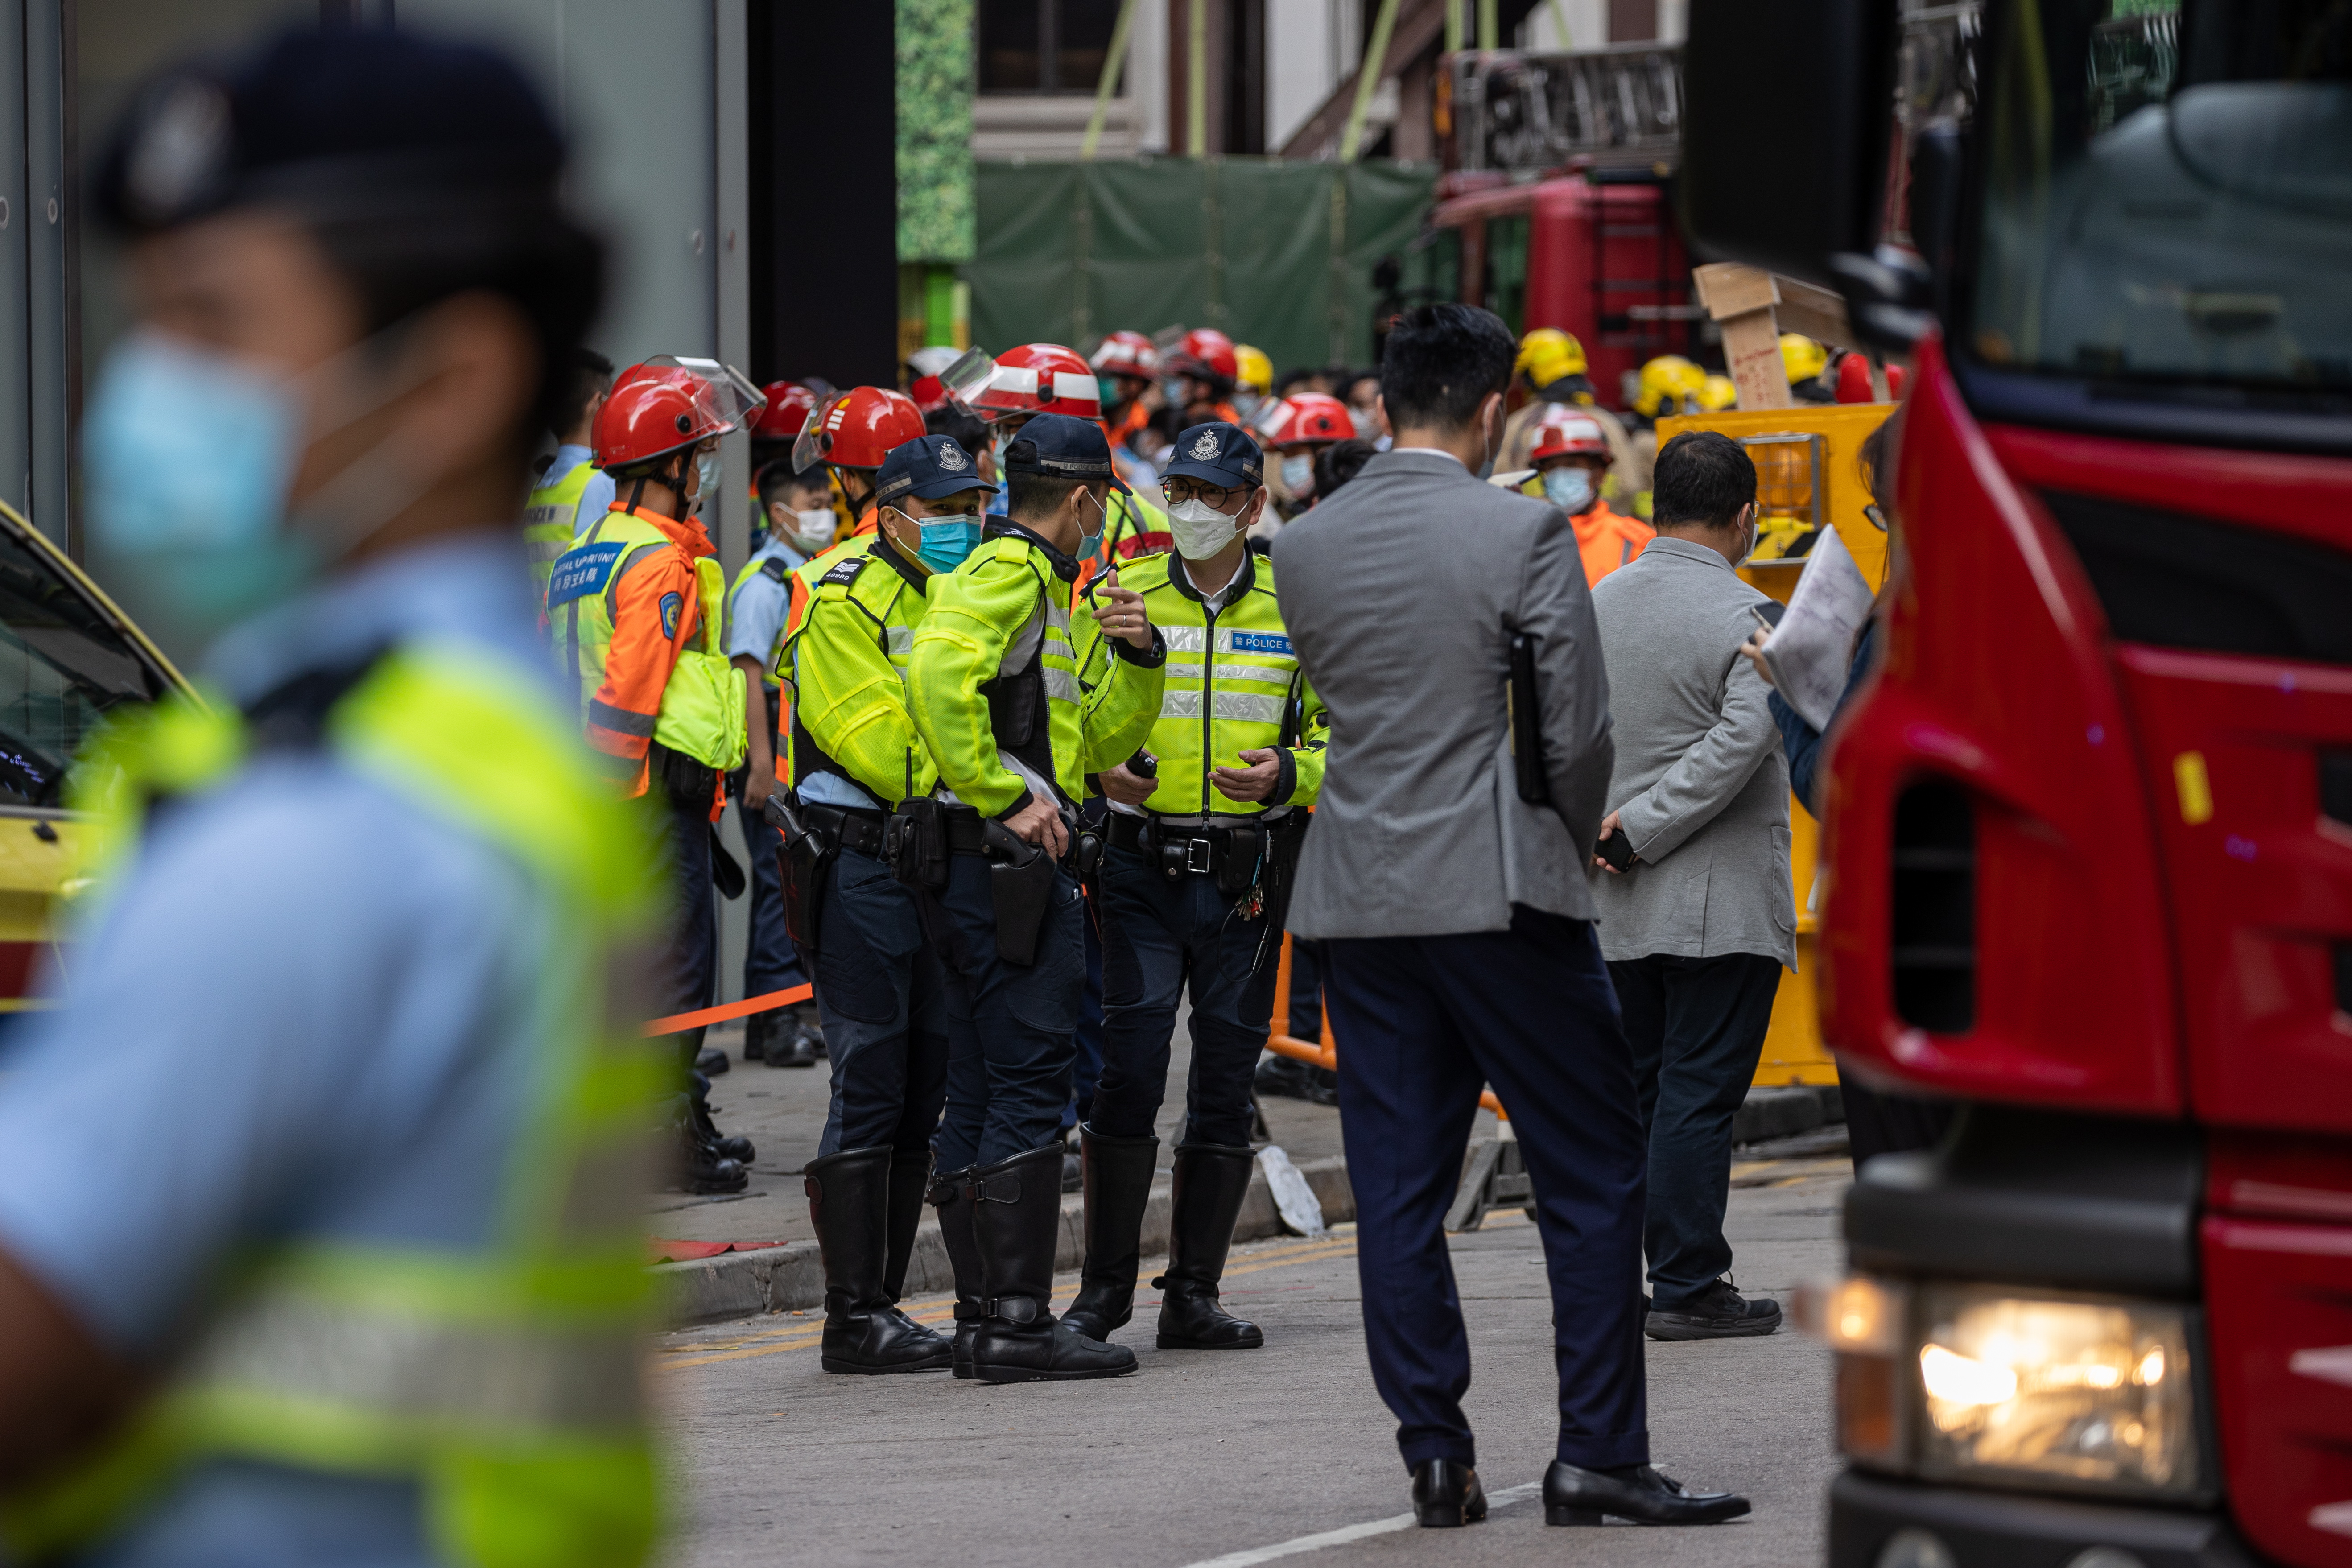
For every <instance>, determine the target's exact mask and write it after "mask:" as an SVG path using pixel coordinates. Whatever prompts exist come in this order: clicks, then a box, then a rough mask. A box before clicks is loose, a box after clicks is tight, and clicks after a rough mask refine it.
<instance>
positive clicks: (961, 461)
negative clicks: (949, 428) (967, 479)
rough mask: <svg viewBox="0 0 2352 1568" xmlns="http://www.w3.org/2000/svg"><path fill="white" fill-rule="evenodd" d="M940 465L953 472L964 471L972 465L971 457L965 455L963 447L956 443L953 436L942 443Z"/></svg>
mask: <svg viewBox="0 0 2352 1568" xmlns="http://www.w3.org/2000/svg"><path fill="white" fill-rule="evenodd" d="M970 467H971V458H967V457H965V456H964V455H963V448H962V447H959V446H957V445H956V444H955V437H952V436H950V437H947V438H946V439H945V440H943V441H941V442H940V468H945V469H946V470H947V471H948V472H949V473H951V474H960V473H962V472H963V471H964V470H965V469H966V468H970Z"/></svg>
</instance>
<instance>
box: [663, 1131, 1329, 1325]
mask: <svg viewBox="0 0 2352 1568" xmlns="http://www.w3.org/2000/svg"><path fill="white" fill-rule="evenodd" d="M1298 1170H1299V1173H1300V1174H1302V1175H1304V1176H1305V1177H1306V1178H1307V1185H1308V1186H1310V1187H1312V1188H1314V1189H1315V1197H1316V1200H1317V1201H1318V1203H1320V1204H1321V1205H1323V1223H1324V1224H1326V1225H1339V1224H1343V1223H1345V1222H1346V1221H1349V1220H1352V1219H1354V1218H1355V1217H1356V1198H1355V1194H1354V1193H1353V1192H1352V1191H1351V1190H1350V1189H1349V1185H1348V1161H1347V1158H1346V1156H1344V1155H1337V1154H1335V1155H1333V1156H1331V1157H1330V1158H1328V1159H1323V1160H1309V1161H1307V1162H1306V1163H1304V1164H1302V1165H1300V1166H1299V1167H1298ZM1083 1214H1084V1205H1083V1204H1082V1203H1081V1201H1080V1199H1079V1197H1078V1194H1076V1193H1071V1194H1066V1195H1065V1196H1064V1197H1063V1199H1062V1238H1061V1242H1060V1244H1059V1246H1058V1247H1056V1249H1055V1258H1054V1267H1055V1268H1056V1269H1059V1270H1068V1269H1073V1268H1077V1267H1078V1264H1079V1262H1080V1260H1081V1259H1082V1258H1083V1257H1084V1256H1085V1252H1086V1245H1085V1240H1084V1237H1083V1236H1082V1234H1081V1231H1080V1225H1081V1221H1082V1215H1083ZM1287 1230H1288V1227H1287V1226H1285V1225H1284V1224H1283V1223H1282V1215H1281V1214H1280V1213H1279V1212H1278V1211H1277V1210H1276V1208H1275V1205H1274V1194H1273V1193H1272V1192H1271V1191H1270V1190H1269V1189H1268V1188H1267V1186H1266V1184H1265V1172H1264V1171H1263V1170H1258V1171H1255V1172H1253V1173H1251V1175H1250V1190H1249V1195H1248V1196H1247V1197H1246V1198H1244V1199H1243V1200H1242V1213H1241V1218H1240V1219H1239V1221H1237V1222H1236V1223H1235V1225H1234V1240H1235V1241H1256V1240H1261V1239H1263V1238H1264V1237H1270V1236H1282V1235H1285V1234H1286V1233H1287ZM1167 1252H1168V1184H1167V1181H1166V1179H1165V1178H1162V1179H1161V1181H1160V1183H1159V1184H1158V1185H1156V1186H1155V1187H1154V1188H1153V1189H1152V1193H1151V1202H1150V1205H1149V1206H1148V1207H1147V1208H1145V1210H1144V1212H1143V1256H1144V1257H1146V1258H1162V1257H1165V1256H1167ZM653 1272H654V1277H655V1279H656V1280H657V1281H658V1282H659V1286H660V1289H661V1292H662V1297H663V1301H662V1318H663V1321H665V1322H667V1323H668V1324H669V1325H671V1326H672V1327H683V1326H685V1325H686V1324H688V1323H709V1322H719V1321H725V1320H727V1319H730V1318H750V1317H756V1316H758V1315H760V1314H761V1313H765V1312H797V1311H806V1310H809V1309H810V1308H812V1307H822V1306H823V1305H824V1264H823V1263H822V1261H821V1260H820V1259H819V1258H818V1256H817V1247H816V1243H815V1242H814V1241H795V1242H792V1243H789V1244H787V1245H786V1246H783V1247H761V1248H760V1249H758V1250H757V1251H754V1252H722V1253H720V1254H719V1256H718V1257H716V1258H695V1259H693V1260H691V1261H689V1262H685V1263H661V1264H656V1265H655V1266H654V1270H653ZM954 1285H955V1272H954V1270H953V1269H952V1268H950V1266H949V1264H948V1255H947V1248H946V1247H944V1246H943V1245H941V1243H940V1227H939V1225H938V1222H937V1221H935V1220H933V1219H930V1218H929V1217H928V1216H927V1217H926V1218H925V1219H924V1221H923V1225H922V1228H921V1229H920V1230H919V1231H917V1232H916V1233H915V1253H914V1257H913V1258H911V1259H910V1260H909V1261H908V1265H907V1294H908V1295H909V1296H919V1295H929V1294H932V1293H934V1292H937V1291H941V1290H948V1289H953V1288H954Z"/></svg>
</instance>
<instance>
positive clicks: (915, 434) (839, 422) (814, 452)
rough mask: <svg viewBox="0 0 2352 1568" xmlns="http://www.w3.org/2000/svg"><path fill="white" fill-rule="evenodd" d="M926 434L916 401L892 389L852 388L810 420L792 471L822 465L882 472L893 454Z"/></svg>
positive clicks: (796, 449)
mask: <svg viewBox="0 0 2352 1568" xmlns="http://www.w3.org/2000/svg"><path fill="white" fill-rule="evenodd" d="M922 434H923V416H922V413H921V411H920V410H919V409H918V408H916V406H915V400H914V399H913V398H911V397H908V395H906V394H905V393H903V392H893V391H891V390H890V389H889V388H888V387H887V386H853V387H851V388H850V389H849V390H848V391H847V392H843V393H836V394H835V395H834V397H833V398H832V400H831V401H830V402H827V403H825V404H824V405H823V406H821V407H819V408H818V409H817V411H816V412H815V413H814V414H813V415H811V416H809V422H808V424H807V425H806V426H803V428H802V430H801V438H800V439H799V440H798V441H796V442H794V443H793V472H794V473H803V474H804V473H806V472H808V470H809V468H811V467H812V466H813V465H814V464H817V463H829V464H831V465H833V466H834V467H835V468H880V467H881V466H882V459H883V458H887V457H888V456H889V455H890V449H891V448H892V447H897V446H899V445H901V444H903V443H905V442H908V441H912V440H916V439H918V438H919V437H921V436H922Z"/></svg>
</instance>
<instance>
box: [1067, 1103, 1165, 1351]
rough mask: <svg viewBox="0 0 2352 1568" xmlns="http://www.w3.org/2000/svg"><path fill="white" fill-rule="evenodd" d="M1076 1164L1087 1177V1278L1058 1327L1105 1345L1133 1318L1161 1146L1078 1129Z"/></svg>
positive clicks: (1147, 1138) (1154, 1141)
mask: <svg viewBox="0 0 2352 1568" xmlns="http://www.w3.org/2000/svg"><path fill="white" fill-rule="evenodd" d="M1078 1158H1079V1160H1080V1162H1081V1163H1082V1164H1083V1165H1084V1167H1085V1172H1086V1184H1085V1185H1086V1194H1087V1223H1086V1238H1087V1261H1086V1273H1085V1276H1084V1277H1083V1278H1082V1279H1080V1281H1079V1283H1078V1299H1077V1300H1075V1301H1073V1302H1071V1303H1070V1310H1068V1311H1066V1312H1064V1313H1063V1314H1062V1321H1064V1322H1066V1323H1067V1324H1069V1325H1070V1327H1072V1328H1074V1329H1076V1330H1077V1331H1078V1332H1080V1333H1082V1334H1084V1335H1086V1336H1087V1338H1088V1339H1090V1340H1108V1338H1110V1336H1111V1334H1112V1333H1113V1332H1114V1331H1117V1330H1118V1329H1122V1328H1124V1327H1126V1326H1127V1321H1128V1320H1129V1318H1131V1317H1133V1316H1134V1315H1135V1276H1136V1270H1137V1268H1138V1267H1139V1261H1138V1258H1137V1253H1138V1252H1139V1250H1140V1247H1141V1242H1142V1236H1143V1210H1144V1207H1145V1205H1148V1204H1149V1203H1150V1201H1151V1173H1152V1172H1153V1171H1154V1170H1156V1169H1158V1167H1159V1164H1160V1140H1159V1139H1157V1138H1154V1137H1150V1136H1149V1135H1146V1136H1144V1137H1141V1138H1106V1137H1104V1136H1103V1135H1102V1134H1101V1133H1099V1132H1097V1131H1095V1130H1094V1129H1093V1128H1091V1127H1081V1128H1079V1129H1078Z"/></svg>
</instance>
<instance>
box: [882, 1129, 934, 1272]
mask: <svg viewBox="0 0 2352 1568" xmlns="http://www.w3.org/2000/svg"><path fill="white" fill-rule="evenodd" d="M930 1180H931V1152H930V1151H929V1149H900V1150H898V1152H895V1153H893V1154H892V1155H891V1156H890V1207H889V1219H888V1222H887V1226H886V1228H885V1229H884V1231H883V1237H884V1247H885V1250H884V1252H883V1254H882V1294H884V1295H885V1296H887V1297H888V1298H889V1299H890V1300H891V1302H892V1303H893V1304H894V1305H895V1304H896V1303H897V1302H898V1300H899V1299H900V1298H901V1297H903V1296H905V1295H906V1293H907V1265H908V1262H909V1261H911V1260H912V1259H913V1258H914V1256H915V1231H916V1229H917V1228H918V1227H919V1226H921V1225H922V1223H923V1197H924V1194H926V1193H928V1192H929V1189H930Z"/></svg>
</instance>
